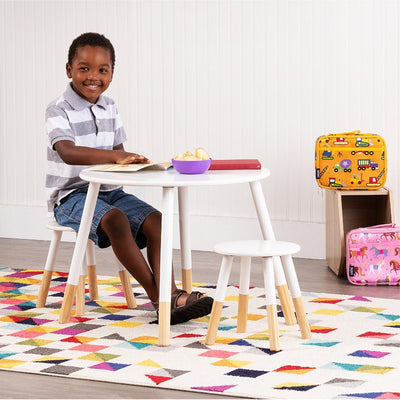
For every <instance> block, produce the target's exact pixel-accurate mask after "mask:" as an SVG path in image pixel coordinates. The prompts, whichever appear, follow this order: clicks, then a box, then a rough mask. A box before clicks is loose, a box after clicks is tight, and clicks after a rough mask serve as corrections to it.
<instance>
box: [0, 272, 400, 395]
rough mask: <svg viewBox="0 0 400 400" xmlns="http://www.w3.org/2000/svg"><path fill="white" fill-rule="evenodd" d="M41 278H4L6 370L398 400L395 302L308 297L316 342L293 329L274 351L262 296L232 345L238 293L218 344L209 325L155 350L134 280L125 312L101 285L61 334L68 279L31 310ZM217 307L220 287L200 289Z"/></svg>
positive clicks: (185, 329)
mask: <svg viewBox="0 0 400 400" xmlns="http://www.w3.org/2000/svg"><path fill="white" fill-rule="evenodd" d="M41 278H42V271H38V270H18V271H17V270H11V269H7V268H3V269H0V369H2V370H9V371H19V372H27V373H35V374H47V375H56V376H62V377H65V378H78V379H90V380H101V381H109V382H115V383H124V384H132V385H142V386H153V387H160V388H169V389H178V390H185V391H197V392H204V393H208V394H211V393H212V394H221V395H226V396H243V397H247V398H274V399H285V398H296V399H312V398H318V399H326V398H332V399H389V398H390V399H395V398H399V399H400V383H399V377H400V300H385V299H377V298H367V297H361V296H357V295H354V296H344V295H333V294H319V293H303V300H304V303H305V308H306V312H307V315H308V319H309V322H310V325H311V330H312V338H311V339H310V340H303V339H301V337H300V332H299V330H298V326H297V325H295V326H286V325H285V324H284V319H283V316H282V315H281V313H279V318H278V319H279V334H280V345H281V350H280V351H278V352H271V351H270V350H269V341H268V329H267V319H266V311H265V297H264V294H263V289H261V288H251V290H250V300H249V318H248V319H249V321H248V327H247V332H246V333H243V334H238V333H236V316H237V299H238V297H237V296H238V290H237V287H234V286H229V287H228V291H227V297H226V299H225V306H224V309H223V311H222V316H221V321H220V326H219V331H218V336H217V343H216V344H215V345H213V346H206V345H205V343H204V339H205V335H206V331H207V327H208V317H206V318H201V319H197V320H194V321H190V322H188V323H185V324H180V325H175V326H172V327H171V345H170V346H169V347H159V346H158V345H157V335H158V325H157V324H156V321H155V312H154V310H153V309H152V306H151V303H150V302H149V299H148V298H147V296H146V295H145V293H144V291H143V289H142V288H141V287H140V286H139V285H138V284H137V283H136V282H135V281H134V280H132V286H133V289H134V293H135V297H136V300H137V303H138V307H137V308H136V309H134V310H129V309H127V307H126V303H125V299H124V296H123V293H122V289H121V286H120V283H119V280H118V279H117V278H110V277H99V292H100V300H98V301H95V302H94V301H89V300H87V302H86V313H85V315H84V316H83V317H72V318H71V321H70V322H69V323H67V324H59V323H58V314H59V311H60V306H61V301H62V296H63V290H64V288H65V283H66V274H65V273H55V274H54V277H53V280H52V284H51V288H50V292H49V296H48V301H47V304H46V307H44V308H40V309H38V308H35V305H36V299H37V293H38V290H39V286H40V283H41ZM196 286H198V288H197V289H198V290H200V291H203V292H206V293H207V294H209V295H211V296H212V295H213V294H214V291H215V286H211V285H207V284H196Z"/></svg>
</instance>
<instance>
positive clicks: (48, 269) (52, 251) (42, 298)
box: [36, 230, 62, 308]
mask: <svg viewBox="0 0 400 400" xmlns="http://www.w3.org/2000/svg"><path fill="white" fill-rule="evenodd" d="M61 237H62V231H55V230H54V231H53V237H52V239H51V242H50V247H49V252H48V254H47V259H46V264H45V267H44V271H43V278H42V284H41V285H40V290H39V294H38V299H37V302H36V307H37V308H41V307H44V306H45V304H46V299H47V295H48V293H49V287H50V282H51V278H52V275H53V269H54V263H55V261H56V256H57V251H58V247H59V245H60V241H61Z"/></svg>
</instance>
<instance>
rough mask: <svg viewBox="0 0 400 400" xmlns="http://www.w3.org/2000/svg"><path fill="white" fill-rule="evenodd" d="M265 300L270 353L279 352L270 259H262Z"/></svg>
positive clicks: (272, 273)
mask: <svg viewBox="0 0 400 400" xmlns="http://www.w3.org/2000/svg"><path fill="white" fill-rule="evenodd" d="M262 262H263V270H264V271H263V272H264V286H265V298H266V300H267V319H268V332H269V346H270V349H271V350H272V351H279V331H278V318H277V314H276V297H275V279H274V262H273V260H272V257H263V258H262Z"/></svg>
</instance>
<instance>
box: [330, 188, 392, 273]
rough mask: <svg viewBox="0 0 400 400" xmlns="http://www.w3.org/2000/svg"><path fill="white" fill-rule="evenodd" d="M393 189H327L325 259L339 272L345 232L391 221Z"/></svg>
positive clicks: (343, 270)
mask: <svg viewBox="0 0 400 400" xmlns="http://www.w3.org/2000/svg"><path fill="white" fill-rule="evenodd" d="M393 217H394V213H393V201H392V192H391V191H390V190H389V189H387V188H381V189H378V190H326V193H325V222H326V260H327V262H328V266H329V268H330V269H331V270H332V271H333V272H334V273H335V274H336V275H338V276H344V275H346V234H347V232H349V231H351V230H352V229H355V228H361V227H366V226H373V225H380V224H389V223H392V222H393Z"/></svg>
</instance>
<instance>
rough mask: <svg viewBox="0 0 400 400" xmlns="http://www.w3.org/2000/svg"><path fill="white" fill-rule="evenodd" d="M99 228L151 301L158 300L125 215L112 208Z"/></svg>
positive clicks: (156, 286) (151, 279)
mask: <svg viewBox="0 0 400 400" xmlns="http://www.w3.org/2000/svg"><path fill="white" fill-rule="evenodd" d="M100 228H101V229H102V230H103V231H104V232H105V233H106V234H107V236H108V237H109V239H110V242H111V246H112V248H113V250H114V253H115V255H116V256H117V258H118V260H119V261H120V262H121V263H122V265H123V266H124V267H125V268H126V269H127V270H128V271H129V272H130V273H131V275H132V276H133V277H134V278H135V279H136V280H137V281H138V282H139V283H140V284H141V285H142V286H143V288H144V290H145V291H146V293H147V295H148V296H149V299H150V300H151V301H152V302H157V301H158V285H157V284H156V281H155V279H154V276H153V273H152V271H151V270H150V268H149V266H148V264H147V262H146V260H145V258H144V257H143V254H142V252H141V251H140V249H139V247H138V245H137V244H136V242H135V239H134V238H133V236H132V232H131V228H130V225H129V221H128V218H127V217H126V215H125V214H124V213H123V212H122V211H120V210H118V209H113V210H111V211H109V212H108V213H106V214H105V215H104V216H103V218H102V219H101V222H100Z"/></svg>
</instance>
